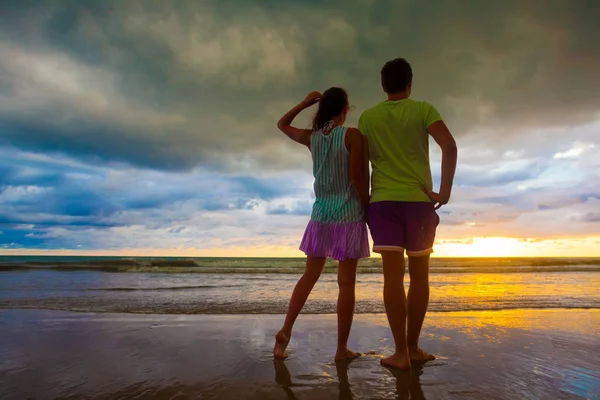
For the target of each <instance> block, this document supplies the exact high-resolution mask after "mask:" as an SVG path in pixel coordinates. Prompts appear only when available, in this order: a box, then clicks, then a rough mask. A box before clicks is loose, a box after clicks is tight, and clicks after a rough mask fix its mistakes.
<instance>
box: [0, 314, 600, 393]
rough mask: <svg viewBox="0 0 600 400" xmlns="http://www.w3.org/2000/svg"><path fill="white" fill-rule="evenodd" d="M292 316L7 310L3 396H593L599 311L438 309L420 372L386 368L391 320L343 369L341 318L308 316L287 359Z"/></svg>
mask: <svg viewBox="0 0 600 400" xmlns="http://www.w3.org/2000/svg"><path fill="white" fill-rule="evenodd" d="M282 319H283V316H282V315H131V314H83V313H71V312H61V311H38V310H0V398H1V399H3V400H8V399H27V398H32V399H33V398H35V399H55V398H68V399H91V398H98V399H132V398H135V399H187V398H201V399H261V400H266V399H286V398H289V399H294V398H297V399H335V398H340V399H396V398H400V399H409V398H410V399H465V398H472V399H550V398H552V399H594V398H600V372H599V371H600V358H599V357H598V354H600V310H510V311H488V312H485V311H469V312H448V313H431V314H430V315H428V318H427V320H426V326H425V327H424V332H423V334H424V336H423V339H422V346H423V347H424V348H425V349H427V350H428V351H431V352H433V353H435V354H437V355H438V356H439V359H438V360H436V361H434V362H430V363H428V364H425V365H424V366H418V367H416V368H415V369H414V370H413V371H412V373H405V372H391V371H389V370H387V369H384V368H382V367H381V366H380V365H379V359H380V358H381V357H382V356H383V355H388V354H390V352H391V347H392V345H393V343H392V341H391V334H390V332H389V329H388V325H387V321H386V318H385V315H379V314H369V315H357V316H356V319H355V325H354V327H353V331H352V334H351V338H350V347H351V348H352V349H353V350H356V351H360V352H363V353H368V354H366V355H365V356H363V357H361V358H359V359H357V360H355V361H353V362H351V363H350V364H347V363H340V364H336V363H334V362H333V361H332V357H333V353H334V349H335V326H336V317H335V315H301V316H300V318H299V321H298V324H297V327H296V330H295V332H294V337H293V339H292V344H291V345H290V351H289V353H290V357H289V358H288V359H287V360H286V361H285V362H275V361H274V360H273V358H272V356H271V350H272V346H273V336H274V334H275V332H276V330H277V328H279V326H280V324H281V322H282Z"/></svg>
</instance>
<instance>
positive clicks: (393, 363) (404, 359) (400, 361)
mask: <svg viewBox="0 0 600 400" xmlns="http://www.w3.org/2000/svg"><path fill="white" fill-rule="evenodd" d="M381 365H382V366H384V367H387V368H396V369H402V370H405V371H406V370H409V369H410V358H408V354H407V353H404V354H400V353H396V354H394V355H392V356H389V357H387V358H382V359H381Z"/></svg>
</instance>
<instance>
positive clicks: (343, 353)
mask: <svg viewBox="0 0 600 400" xmlns="http://www.w3.org/2000/svg"><path fill="white" fill-rule="evenodd" d="M360 355H361V354H360V353H355V352H353V351H350V350H349V349H348V348H345V349H344V350H338V351H337V352H336V353H335V361H342V360H352V359H354V358H358V357H360Z"/></svg>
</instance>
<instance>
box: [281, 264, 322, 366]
mask: <svg viewBox="0 0 600 400" xmlns="http://www.w3.org/2000/svg"><path fill="white" fill-rule="evenodd" d="M325 260H326V258H325V257H308V258H307V259H306V268H305V270H304V274H303V275H302V278H300V280H299V281H298V283H296V287H295V288H294V291H293V292H292V297H291V298H290V305H289V307H288V312H287V315H286V317H285V322H284V324H283V327H282V328H281V330H280V331H279V332H278V333H277V335H276V336H275V348H274V349H273V355H274V356H275V357H276V358H285V357H286V354H285V349H286V348H287V345H288V343H289V342H290V338H291V337H292V328H293V327H294V322H296V318H298V314H300V311H302V307H304V303H306V299H308V296H309V295H310V292H311V291H312V289H313V287H314V286H315V283H317V281H318V280H319V277H320V276H321V272H322V271H323V267H325Z"/></svg>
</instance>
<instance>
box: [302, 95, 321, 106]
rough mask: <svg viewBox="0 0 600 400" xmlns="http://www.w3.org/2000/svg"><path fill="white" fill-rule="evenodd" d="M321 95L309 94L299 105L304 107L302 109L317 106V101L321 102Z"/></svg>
mask: <svg viewBox="0 0 600 400" xmlns="http://www.w3.org/2000/svg"><path fill="white" fill-rule="evenodd" d="M321 96H322V95H321V93H319V92H310V93H309V94H307V95H306V97H305V98H304V100H302V102H301V103H300V104H302V105H304V107H306V108H308V107H310V106H312V105H313V104H317V103H318V102H319V100H321Z"/></svg>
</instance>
